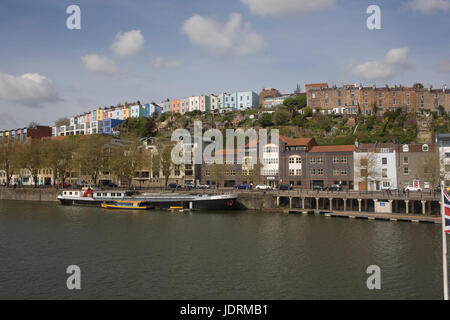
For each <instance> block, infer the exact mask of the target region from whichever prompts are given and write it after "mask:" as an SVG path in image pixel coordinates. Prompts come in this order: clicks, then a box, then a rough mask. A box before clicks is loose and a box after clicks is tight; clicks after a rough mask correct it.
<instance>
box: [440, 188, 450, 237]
mask: <svg viewBox="0 0 450 320" xmlns="http://www.w3.org/2000/svg"><path fill="white" fill-rule="evenodd" d="M442 194H443V198H444V215H445V216H444V220H445V225H444V231H445V232H446V233H450V196H449V195H448V193H447V191H446V190H445V188H443V189H442Z"/></svg>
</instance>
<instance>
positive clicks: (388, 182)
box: [383, 181, 391, 188]
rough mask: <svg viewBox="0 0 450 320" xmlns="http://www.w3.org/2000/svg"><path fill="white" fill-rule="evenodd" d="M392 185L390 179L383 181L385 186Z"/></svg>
mask: <svg viewBox="0 0 450 320" xmlns="http://www.w3.org/2000/svg"><path fill="white" fill-rule="evenodd" d="M390 186H391V182H390V181H383V187H384V188H389V187H390Z"/></svg>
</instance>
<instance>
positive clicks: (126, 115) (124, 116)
mask: <svg viewBox="0 0 450 320" xmlns="http://www.w3.org/2000/svg"><path fill="white" fill-rule="evenodd" d="M129 117H130V107H123V108H122V120H126V119H128V118H129Z"/></svg>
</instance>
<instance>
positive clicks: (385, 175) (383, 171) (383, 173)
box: [381, 169, 387, 178]
mask: <svg viewBox="0 0 450 320" xmlns="http://www.w3.org/2000/svg"><path fill="white" fill-rule="evenodd" d="M381 172H382V173H381V176H382V177H383V178H387V169H382V171H381Z"/></svg>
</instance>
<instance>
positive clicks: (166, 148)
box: [157, 142, 174, 188]
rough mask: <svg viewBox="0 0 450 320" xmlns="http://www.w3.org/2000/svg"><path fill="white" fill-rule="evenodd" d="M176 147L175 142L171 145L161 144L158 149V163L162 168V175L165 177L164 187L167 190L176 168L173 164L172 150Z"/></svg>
mask: <svg viewBox="0 0 450 320" xmlns="http://www.w3.org/2000/svg"><path fill="white" fill-rule="evenodd" d="M173 146H174V143H173V142H170V143H160V144H159V145H158V147H157V149H158V156H159V160H158V161H157V162H158V163H159V165H160V167H161V172H162V175H163V176H164V187H165V188H167V184H168V182H169V177H170V175H171V174H172V170H173V168H174V165H173V162H172V148H173Z"/></svg>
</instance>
